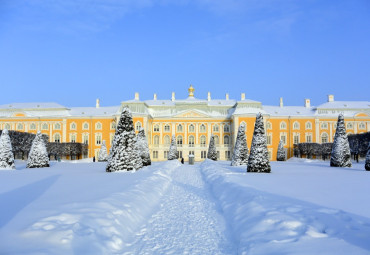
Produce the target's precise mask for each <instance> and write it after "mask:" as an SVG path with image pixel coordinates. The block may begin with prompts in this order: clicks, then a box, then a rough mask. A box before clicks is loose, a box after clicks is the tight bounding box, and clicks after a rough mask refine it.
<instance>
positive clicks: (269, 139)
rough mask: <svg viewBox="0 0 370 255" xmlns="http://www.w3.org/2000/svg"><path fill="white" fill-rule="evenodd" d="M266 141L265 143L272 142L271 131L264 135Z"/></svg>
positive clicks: (269, 143)
mask: <svg viewBox="0 0 370 255" xmlns="http://www.w3.org/2000/svg"><path fill="white" fill-rule="evenodd" d="M266 142H267V145H271V144H272V134H271V133H268V134H267V136H266Z"/></svg>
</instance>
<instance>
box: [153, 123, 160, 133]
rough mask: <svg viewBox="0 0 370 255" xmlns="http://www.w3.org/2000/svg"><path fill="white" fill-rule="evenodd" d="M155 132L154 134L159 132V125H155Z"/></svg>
mask: <svg viewBox="0 0 370 255" xmlns="http://www.w3.org/2000/svg"><path fill="white" fill-rule="evenodd" d="M153 130H154V132H159V125H158V124H156V125H154V128H153Z"/></svg>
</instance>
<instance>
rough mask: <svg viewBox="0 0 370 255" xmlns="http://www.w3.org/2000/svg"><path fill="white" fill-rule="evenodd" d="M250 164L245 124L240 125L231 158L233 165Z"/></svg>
mask: <svg viewBox="0 0 370 255" xmlns="http://www.w3.org/2000/svg"><path fill="white" fill-rule="evenodd" d="M247 164H248V146H247V137H246V136H245V126H244V125H240V126H239V129H238V135H237V136H236V141H235V147H234V152H233V156H232V159H231V165H232V166H243V165H247Z"/></svg>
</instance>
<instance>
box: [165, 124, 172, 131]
mask: <svg viewBox="0 0 370 255" xmlns="http://www.w3.org/2000/svg"><path fill="white" fill-rule="evenodd" d="M164 132H171V126H170V125H168V124H166V125H164Z"/></svg>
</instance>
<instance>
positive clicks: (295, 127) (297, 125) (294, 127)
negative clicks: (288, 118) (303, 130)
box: [293, 121, 300, 129]
mask: <svg viewBox="0 0 370 255" xmlns="http://www.w3.org/2000/svg"><path fill="white" fill-rule="evenodd" d="M299 127H300V125H299V122H297V121H295V122H294V124H293V129H299Z"/></svg>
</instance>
